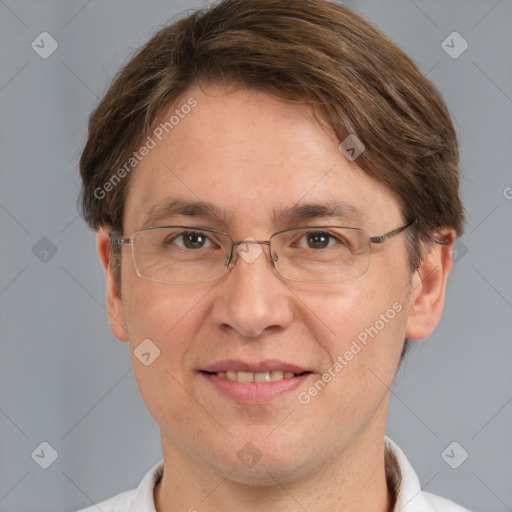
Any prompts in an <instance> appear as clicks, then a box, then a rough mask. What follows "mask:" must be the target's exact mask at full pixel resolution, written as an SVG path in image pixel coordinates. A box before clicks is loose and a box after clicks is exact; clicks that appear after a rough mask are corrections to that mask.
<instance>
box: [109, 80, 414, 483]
mask: <svg viewBox="0 0 512 512" xmlns="http://www.w3.org/2000/svg"><path fill="white" fill-rule="evenodd" d="M192 96H193V97H194V98H195V99H196V100H197V106H196V107H195V108H193V109H191V111H190V113H188V114H187V115H186V116H184V117H183V118H180V120H179V123H178V124H176V126H175V127H174V129H173V130H172V131H170V133H169V134H168V135H166V136H165V137H164V138H163V140H162V141H161V142H158V144H157V146H156V147H155V148H154V149H152V150H151V151H150V153H149V155H147V156H146V157H145V158H144V159H143V160H142V161H141V162H140V164H139V165H138V167H137V168H136V169H135V170H134V171H133V174H132V176H131V178H130V179H131V182H130V185H129V192H128V196H127V201H126V208H125V216H124V236H131V235H132V234H133V232H134V231H136V230H139V229H141V228H142V227H147V226H148V225H151V226H165V225H186V226H189V225H190V226H194V227H202V228H212V229H216V230H220V231H223V232H227V233H229V234H230V235H231V237H232V238H233V240H235V241H236V240H244V239H245V238H247V237H252V238H253V239H256V240H268V239H269V238H270V236H271V235H272V234H273V233H275V232H277V231H280V230H284V229H288V228H294V227H298V226H322V225H323V226H325V225H338V226H352V227H358V228H363V229H364V230H366V231H367V232H368V233H369V234H370V235H381V234H383V233H385V232H387V231H390V230H392V229H395V228H397V227H399V226H401V225H403V224H404V220H405V219H404V218H403V216H402V214H401V210H400V207H399V203H398V201H397V199H396V198H395V196H394V195H393V194H392V192H390V191H389V190H388V189H386V188H385V187H384V186H382V185H381V184H379V183H378V182H377V181H375V180H373V179H371V178H370V177H368V176H367V175H366V174H364V173H363V172H362V171H360V170H359V169H358V168H357V166H356V165H355V164H357V160H356V161H355V162H354V163H352V162H350V161H349V160H347V159H346V158H345V157H344V156H343V154H342V153H341V152H340V150H339V149H338V142H337V141H336V139H335V137H334V134H333V133H332V132H331V131H330V130H329V129H328V128H325V127H322V126H321V125H320V124H319V123H318V121H317V120H316V119H315V116H314V115H313V111H312V109H311V107H309V106H306V105H299V104H291V103H284V102H281V101H278V100H276V99H273V98H271V97H269V96H268V95H265V94H263V93H261V92H256V91H247V90H235V89H233V88H232V90H228V89H226V88H225V87H223V86H220V85H211V86H209V87H208V88H207V89H206V94H205V93H204V92H202V91H201V89H199V88H198V87H193V88H192V89H191V90H190V91H188V93H187V94H185V95H184V96H183V98H184V99H183V101H182V102H181V103H180V102H178V103H176V104H175V105H174V107H173V109H172V110H173V111H174V110H175V109H179V108H180V105H181V104H184V103H186V101H187V100H188V98H190V97H192ZM187 110H188V109H187ZM171 114H172V112H171V111H170V112H169V113H168V114H166V115H165V116H164V119H165V120H167V119H168V118H169V117H170V115H171ZM174 199H179V200H182V201H190V202H207V203H210V204H212V205H214V206H215V207H216V208H217V209H218V210H220V211H221V212H222V218H220V219H219V218H214V217H208V216H191V215H183V214H181V215H173V214H170V215H168V216H166V217H162V218H159V219H158V220H154V221H151V220H148V219H147V216H148V212H149V211H150V210H151V208H152V207H154V206H155V205H157V204H162V202H165V201H166V200H174ZM332 202H339V203H344V204H346V205H349V206H351V207H353V208H346V210H347V212H348V213H347V216H341V217H314V218H310V219H301V221H300V222H298V221H293V220H289V221H279V222H278V223H273V220H272V214H273V213H274V212H275V211H281V210H287V209H289V208H292V207H293V206H296V205H302V204H306V203H308V204H309V203H314V204H320V205H321V204H324V203H332ZM352 210H353V211H352ZM350 212H352V213H351V214H350ZM354 212H355V213H354ZM357 212H358V213H357ZM260 247H262V249H263V252H262V254H261V255H260V256H259V257H257V258H256V259H255V260H254V261H252V262H248V261H245V260H244V259H243V258H242V257H238V260H237V262H236V264H235V266H234V267H233V268H232V269H230V270H229V271H227V272H226V274H225V275H224V276H223V277H222V278H221V279H219V280H217V281H212V282H207V283H196V284H180V285H175V284H163V283H157V282H153V281H149V280H146V279H143V278H141V277H139V276H138V275H137V274H136V271H135V268H134V265H133V263H132V261H131V258H130V247H129V246H124V247H123V249H122V274H121V301H120V302H119V304H118V307H119V308H120V311H121V313H122V314H121V318H118V320H119V321H120V322H121V324H123V325H125V327H126V330H127V332H128V333H129V334H128V337H129V342H130V349H131V352H132V358H133V366H134V372H135V376H136V379H137V382H138V385H139V387H140V390H141V393H142V396H143V398H144V400H145V402H146V404H147V407H148V409H149V411H150V412H151V414H152V415H153V416H154V418H155V419H156V421H157V422H158V424H159V426H160V429H161V432H162V441H163V446H164V451H168V452H169V453H172V454H174V455H175V456H178V455H177V454H179V456H181V457H183V460H185V459H187V460H189V461H192V460H193V461H196V462H197V463H198V464H200V465H203V467H208V468H210V469H212V470H214V471H216V472H218V473H219V474H222V475H226V474H227V473H231V477H230V478H233V479H234V480H239V481H246V482H251V483H255V482H262V483H263V482H270V481H271V480H270V477H269V475H273V477H275V478H280V479H281V480H280V481H284V480H286V478H288V476H286V475H290V478H291V475H293V477H300V476H304V477H306V476H308V475H309V474H311V473H312V472H316V471H318V470H319V468H320V467H321V466H325V464H326V463H327V462H326V461H334V460H335V459H336V458H337V457H339V456H341V454H342V453H343V452H344V451H345V450H347V449H349V448H350V447H351V446H352V447H354V446H356V445H357V442H358V440H362V439H365V440H368V439H370V438H371V439H373V440H375V439H378V438H379V437H380V439H382V434H383V431H384V425H385V416H386V409H387V399H388V394H389V387H390V386H391V384H392V381H393V378H394V375H395V371H396V368H397V365H398V362H399V358H400V353H401V350H402V346H403V340H404V337H405V335H406V322H407V312H408V309H409V293H410V291H411V276H410V274H409V271H408V256H407V249H406V243H405V236H404V235H398V236H396V237H394V238H391V239H389V240H388V241H386V243H385V244H382V245H372V249H371V250H372V253H371V259H370V265H369V268H368V271H367V272H366V274H364V275H363V276H361V277H358V278H356V279H352V280H347V281H339V282H332V283H314V282H313V283H300V282H293V281H288V280H285V279H283V278H281V277H280V276H279V275H278V274H277V272H276V270H275V269H274V268H273V265H272V263H271V261H270V258H269V253H268V248H267V247H266V246H260ZM390 310H391V312H390ZM365 329H366V331H365ZM114 330H116V328H115V327H114ZM363 332H365V333H366V340H365V341H366V344H364V343H363V342H361V340H362V339H364V338H365V336H364V335H362V334H361V333H363ZM370 333H371V334H370ZM116 334H117V335H118V336H119V337H121V338H122V337H123V335H124V332H123V331H122V329H121V328H119V331H118V332H116ZM358 336H359V341H357V340H358ZM146 339H149V340H151V342H152V343H154V345H156V346H157V347H158V348H159V350H160V356H159V357H158V358H157V359H155V360H154V362H153V363H152V364H150V365H148V366H146V365H144V364H142V363H141V361H140V360H139V359H138V358H137V357H135V356H134V355H133V353H134V350H135V349H136V348H137V347H138V346H139V345H140V343H141V342H142V341H143V340H146ZM354 340H356V342H357V345H354V343H353V342H354ZM356 347H359V350H358V348H356ZM347 352H349V353H351V354H352V357H350V354H348V353H347ZM336 361H338V362H339V364H338V365H336V364H335V362H336ZM341 361H344V362H343V363H341ZM265 365H267V366H269V368H268V369H272V370H279V367H280V366H282V368H283V369H284V370H286V368H287V367H288V366H293V367H295V368H296V373H300V372H301V371H305V372H309V373H306V374H304V375H302V376H300V377H293V378H292V379H291V380H290V381H289V382H285V383H284V384H283V382H282V381H281V382H280V381H275V382H270V383H261V384H254V383H237V382H231V381H229V382H228V381H226V379H223V378H222V375H221V376H217V375H215V374H211V373H210V374H208V373H206V372H205V369H210V370H211V369H212V367H213V368H215V369H221V367H223V366H227V368H224V369H231V370H236V368H234V366H239V369H240V370H246V369H247V368H257V369H258V370H261V372H264V370H265V368H263V367H265ZM340 365H341V369H340ZM329 369H330V375H331V378H330V379H329V378H328V377H326V378H325V380H327V381H328V382H325V380H324V384H325V385H319V384H317V388H315V389H316V392H315V391H311V389H310V388H312V387H314V385H315V382H317V381H318V380H319V379H321V378H322V375H323V374H324V373H325V372H329ZM274 375H275V374H274ZM277 375H278V376H279V374H277ZM285 380H286V379H285ZM251 386H253V388H251ZM265 386H268V387H267V388H265ZM247 443H250V444H247ZM258 457H260V459H259V460H258V461H257V462H256V463H255V461H256V460H257V459H258Z"/></svg>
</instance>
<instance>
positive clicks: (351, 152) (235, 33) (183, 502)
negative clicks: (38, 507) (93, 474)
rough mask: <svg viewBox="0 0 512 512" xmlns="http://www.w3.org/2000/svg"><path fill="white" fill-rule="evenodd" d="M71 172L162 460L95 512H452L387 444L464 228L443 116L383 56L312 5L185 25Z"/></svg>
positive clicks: (131, 82) (426, 88) (406, 66)
mask: <svg viewBox="0 0 512 512" xmlns="http://www.w3.org/2000/svg"><path fill="white" fill-rule="evenodd" d="M81 174H82V178H83V210H84V216H85V218H86V220H87V222H88V223H89V224H90V226H91V227H93V228H94V229H96V230H97V247H98V253H99V257H100V260H101V262H102V265H103V267H104V269H105V275H106V280H107V306H108V313H109V317H110V325H111V329H112V331H113V333H114V334H115V335H116V336H117V337H118V338H119V339H120V340H122V341H127V342H128V343H129V345H130V351H131V354H132V360H133V367H134V374H135V376H136V379H137V383H138V385H139V388H140V391H141V394H142V396H143V398H144V400H145V403H146V405H147V407H148V409H149V411H150V413H151V414H152V415H153V417H154V418H155V420H156V422H157V423H158V425H159V427H160V431H161V440H162V448H163V463H161V464H159V465H158V466H156V467H155V468H153V469H152V470H151V471H150V473H149V474H148V475H147V476H146V477H145V478H144V480H143V481H142V483H141V485H140V487H139V488H138V489H137V490H133V491H128V492H126V493H123V494H121V495H119V496H116V497H114V498H112V499H110V500H107V501H105V502H103V503H101V504H99V505H98V508H100V509H101V510H103V511H104V512H107V511H116V512H118V511H132V512H134V511H138V512H149V511H152V512H153V511H158V512H174V511H179V510H183V511H187V510H188V511H194V510H198V511H200V512H203V511H204V512H209V511H231V510H232V511H240V510H244V511H256V510H265V511H269V510H270V511H272V510H280V511H282V510H290V511H291V510H293V511H295V510H297V511H298V510H307V511H308V512H315V511H319V510H322V511H325V510H328V511H335V510H343V511H347V512H350V511H363V510H364V511H366V512H373V511H375V512H377V511H379V512H384V511H392V510H395V511H405V512H412V511H422V512H428V511H434V510H435V511H441V510H442V511H461V510H465V509H462V508H461V507H459V506H457V505H455V504H454V503H452V502H450V501H447V500H445V499H443V498H440V497H436V496H433V495H431V494H429V493H426V492H423V491H421V488H420V485H419V482H418V479H417V477H416V476H415V474H414V471H413V470H412V468H411V467H410V465H409V463H408V462H407V459H406V458H405V456H404V454H403V453H402V452H401V451H400V449H399V448H398V447H397V446H396V445H395V444H394V443H393V442H392V441H391V440H389V439H387V438H385V423H386V413H387V407H388V401H389V394H390V387H391V385H392V382H393V379H394V376H395V373H396V370H397V367H398V365H399V363H400V360H401V356H402V355H403V353H404V351H405V348H404V344H405V343H406V340H409V339H422V338H425V337H427V336H428V335H429V334H430V333H431V332H432V331H433V329H434V328H435V326H436V325H437V323H438V321H439V319H440V317H441V314H442V309H443V304H444V297H445V289H446V282H447V277H448V274H449V271H450V268H451V265H452V259H451V248H452V246H453V243H454V241H455V239H456V237H457V236H458V235H459V234H460V233H461V231H462V224H463V208H462V205H461V201H460V198H459V194H458V150H457V141H456V136H455V133H454V130H453V126H452V124H451V121H450V117H449V114H448V112H447V109H446V106H445V104H444V102H443V100H442V99H441V97H440V95H439V93H438V92H437V91H436V89H435V88H434V86H433V85H432V84H431V83H430V82H429V81H428V80H427V79H425V78H424V77H423V76H422V75H421V74H420V72H419V71H418V70H417V68H416V67H415V66H414V64H413V63H412V62H411V61H410V60H409V59H408V57H407V56H405V55H404V54H403V53H402V52H401V51H400V50H399V49H398V48H397V47H396V46H395V45H394V44H393V43H391V42H390V41H389V40H388V39H387V38H385V37H384V36H383V35H382V34H381V33H379V32H378V31H377V30H376V29H375V28H373V27H372V26H371V25H369V24H368V23H367V22H366V21H365V20H363V19H362V18H361V17H359V16H358V15H356V14H355V13H353V12H351V11H350V10H348V9H347V8H345V7H342V6H340V5H337V4H335V3H330V2H327V1H321V0H306V1H304V0H287V1H286V2H284V1H277V0H226V1H223V2H221V3H219V4H218V5H217V6H214V7H212V8H210V9H208V10H205V11H202V12H197V13H194V14H192V15H190V16H188V17H187V18H185V19H182V20H180V21H178V22H177V23H175V24H173V25H171V26H169V27H166V28H163V29H162V30H161V31H160V32H158V33H157V34H156V35H155V36H154V37H153V38H152V39H151V41H149V42H148V43H147V44H146V45H145V47H144V48H142V50H141V51H140V52H139V53H138V54H137V55H136V56H135V57H134V58H133V59H132V60H131V61H130V62H129V63H128V64H127V65H126V67H125V68H124V69H123V70H122V71H121V73H120V74H119V75H118V77H117V78H116V79H115V81H114V83H113V85H112V86H111V88H110V90H109V91H108V92H107V94H106V96H105V98H104V99H103V101H102V102H101V103H100V105H99V106H98V107H97V109H96V110H95V112H94V113H93V114H92V116H91V120H90V124H89V137H88V140H87V144H86V146H85V149H84V152H83V154H82V158H81ZM96 509H97V507H96V506H93V507H91V508H90V509H87V510H91V511H92V510H96Z"/></svg>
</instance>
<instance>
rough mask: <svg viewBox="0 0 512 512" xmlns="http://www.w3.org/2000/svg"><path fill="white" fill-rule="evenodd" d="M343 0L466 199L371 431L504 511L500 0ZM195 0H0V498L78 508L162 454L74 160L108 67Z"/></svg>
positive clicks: (510, 61) (510, 102) (506, 70)
mask: <svg viewBox="0 0 512 512" xmlns="http://www.w3.org/2000/svg"><path fill="white" fill-rule="evenodd" d="M346 4H347V5H349V6H351V7H353V8H354V9H356V10H358V11H359V12H361V13H362V14H364V15H365V16H366V17H368V18H369V19H370V20H371V21H373V22H374V23H375V24H376V25H378V26H379V27H380V28H381V29H382V30H384V32H385V33H387V34H388V35H389V36H390V37H391V38H392V39H393V40H394V41H395V42H397V43H398V44H399V45H400V46H401V47H402V48H403V49H404V50H405V51H406V52H408V53H409V55H411V57H412V58H413V59H414V60H415V61H416V62H417V64H418V65H419V67H420V69H421V70H422V71H423V72H425V73H427V74H428V77H429V78H430V79H431V80H433V81H434V82H435V83H436V84H437V86H438V87H439V88H440V90H441V92H442V93H443V95H444V97H445V98H446V100H447V102H448V104H449V107H450V109H451V112H452V114H453V117H454V119H455V122H456V127H457V129H458V133H459V136H460V142H461V152H462V195H463V199H464V201H465V203H466V206H467V213H468V225H467V230H466V234H465V235H464V237H463V238H462V240H461V243H459V247H458V252H457V262H456V264H455V266H454V270H453V273H452V275H451V277H450V282H449V291H448V299H447V303H446V309H445V315H444V317H443V320H442V321H441V324H440V326H439V328H438V329H437V331H436V332H435V334H434V335H433V336H432V337H431V338H430V339H429V340H427V341H423V342H418V343H416V344H415V347H414V349H413V351H412V353H411V354H410V356H409V359H408V361H407V363H406V365H405V367H404V368H403V369H402V370H401V371H400V374H399V376H398V378H397V382H396V385H395V387H394V389H393V395H392V402H391V409H390V416H389V424H388V434H389V435H390V437H392V438H393V439H394V440H395V441H396V442H397V443H398V444H399V445H400V446H401V447H402V449H403V450H404V451H405V453H406V454H407V455H408V457H409V459H410V461H411V462H412V464H413V466H414V467H415V469H416V470H417V472H418V474H419V477H420V479H421V482H422V485H423V486H424V488H425V489H426V490H428V491H431V492H434V493H438V494H441V495H444V496H446V497H449V498H451V499H453V500H455V501H457V502H460V503H461V504H463V505H465V506H467V507H469V508H471V509H473V510H478V511H484V510H485V511H495V512H502V511H506V510H512V485H511V483H512V436H511V432H512V372H511V370H510V361H511V355H512V343H511V332H512V272H511V262H512V258H511V254H512V230H511V229H510V226H511V218H512V200H510V199H507V196H508V197H509V198H510V197H512V189H510V188H507V187H512V172H511V169H512V165H511V160H512V156H511V155H512V153H511V151H510V145H511V142H512V122H511V119H512V81H511V78H512V58H511V55H512V30H511V27H512V0H499V1H496V0H449V1H446V0H435V1H434V0H415V1H412V0H385V1H382V0H353V1H350V2H348V1H347V2H346ZM201 5H203V4H202V3H201V2H196V1H190V2H185V1H176V0H172V1H171V0H167V1H164V0H151V1H146V2H136V1H133V0H130V1H126V0H123V1H121V0H116V1H101V2H100V1H98V0H92V1H86V0H80V1H78V0H71V1H63V0H61V1H50V0H39V1H36V0H33V1H28V0H0V169H1V182H0V222H1V270H0V315H1V331H0V332H1V358H0V511H1V512H7V511H9V512H31V511H37V512H45V511H52V512H55V511H56V510H62V511H72V510H76V509H78V508H81V507H85V506H88V505H90V504H91V503H93V502H97V501H99V500H102V499H105V498H107V497H110V496H112V495H114V494H116V493H118V492H121V491H123V490H126V489H128V488H132V487H135V486H137V485H138V483H139V482H140V480H141V478H142V476H143V475H144V474H145V472H146V471H147V470H148V469H149V468H150V467H151V466H152V465H153V464H154V463H156V462H157V461H158V460H159V459H160V457H161V452H160V440H159V435H158V429H157V427H156V425H155V424H154V422H153V420H152V418H151V417H150V415H149V413H147V411H146V410H145V407H144V404H143V402H142V400H141V398H140V396H139V393H138V390H137V388H136V385H135V382H134V378H133V373H132V371H131V369H130V368H131V366H130V359H129V354H128V349H127V345H126V344H123V343H121V342H119V341H117V340H116V339H115V338H114V337H113V336H112V334H111V333H110V330H109V327H108V323H107V320H106V313H105V308H104V304H105V298H104V295H105V286H104V280H103V275H102V271H101V268H100V265H99V262H98V259H97V256H96V253H95V245H94V234H93V233H92V232H91V231H89V230H88V229H87V228H86V227H85V225H84V223H83V222H82V220H81V219H80V218H79V217H78V213H77V195H78V192H79V186H80V182H79V178H78V173H77V159H78V156H79V153H80V149H81V147H82V145H83V143H84V141H85V136H86V122H87V116H88V114H89V113H90V111H91V110H92V108H93V107H94V106H95V105H96V103H97V102H98V98H99V97H101V95H102V94H103V93H104V92H105V90H106V87H107V85H108V83H109V81H110V80H111V78H112V77H113V74H114V73H115V71H116V70H117V69H118V68H119V66H120V65H121V64H122V63H123V62H125V61H126V59H127V58H128V57H129V55H130V54H131V53H132V51H133V50H134V48H136V47H138V46H140V45H141V44H143V43H144V42H145V41H146V40H147V39H148V38H149V37H150V36H151V35H152V34H153V33H154V32H155V30H157V28H158V27H159V26H160V25H162V24H164V23H165V22H166V21H167V20H169V19H171V18H173V17H174V16H175V15H176V14H177V13H179V12H182V11H183V10H184V9H192V8H194V7H197V6H201ZM43 31H47V32H49V33H50V34H51V35H52V36H53V38H55V40H56V41H57V42H58V44H59V46H58V49H57V50H56V51H55V53H53V54H52V55H51V56H50V57H49V58H47V59H42V58H41V57H40V56H39V55H38V54H37V53H36V52H35V51H34V50H33V49H32V48H31V43H32V41H33V40H35V39H36V37H37V36H38V35H39V34H40V33H41V32H43ZM453 31H457V32H458V33H460V34H461V36H462V37H463V38H464V39H465V40H466V41H467V42H468V44H469V47H468V49H467V50H466V51H465V52H464V53H463V54H462V55H461V56H460V57H458V58H456V59H454V58H452V57H450V56H449V55H448V54H447V53H446V52H445V50H444V49H443V48H442V46H441V43H442V41H444V40H445V39H446V37H447V36H448V35H449V34H451V33H452V32H453ZM459 43H460V41H459V42H457V44H456V45H455V49H457V48H460V46H457V45H459ZM449 44H450V45H451V43H449ZM454 44H455V43H454ZM411 200H414V198H411ZM43 237H47V238H48V239H49V240H50V241H51V243H52V244H53V245H51V244H49V242H48V240H46V239H45V240H43V241H42V242H40V240H41V238H43ZM37 244H39V245H37ZM34 247H35V248H34ZM52 249H53V251H52ZM44 250H47V251H49V252H47V253H44ZM55 250H56V251H57V252H56V253H55V254H53V252H55ZM41 258H42V259H43V261H41ZM43 441H46V442H48V443H49V444H50V445H51V446H52V447H53V448H54V449H55V450H56V451H57V452H58V458H57V459H56V460H55V462H54V463H53V464H52V465H51V466H50V467H49V468H48V469H42V468H41V467H40V466H39V465H38V464H37V463H36V460H37V461H38V462H40V463H41V462H42V459H43V458H45V457H46V461H47V462H48V461H49V459H48V457H50V451H49V450H48V449H46V451H45V452H44V453H45V455H44V457H42V456H40V457H39V458H37V456H36V455H34V457H31V453H33V451H34V450H35V449H36V448H37V447H38V446H39V445H40V443H41V442H43ZM453 441H456V442H458V443H459V444H460V445H461V447H463V449H464V450H466V451H467V452H468V453H469V458H468V459H467V460H466V461H465V462H464V463H463V464H462V465H461V466H460V467H459V468H458V469H452V468H451V467H449V466H448V464H447V463H446V462H445V461H444V460H443V458H442V457H441V452H443V450H444V449H445V448H446V447H447V446H448V445H449V444H450V443H451V442H453ZM35 453H36V454H37V453H39V454H40V455H41V452H40V449H39V450H36V452H35ZM449 453H450V455H452V454H453V456H452V460H454V461H455V462H456V461H457V460H458V458H460V457H461V455H462V454H463V452H462V449H461V448H458V447H456V449H455V450H454V452H449Z"/></svg>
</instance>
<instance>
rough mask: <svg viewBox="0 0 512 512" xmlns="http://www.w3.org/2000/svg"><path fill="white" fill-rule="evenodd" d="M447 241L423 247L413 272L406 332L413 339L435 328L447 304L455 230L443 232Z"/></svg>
mask: <svg viewBox="0 0 512 512" xmlns="http://www.w3.org/2000/svg"><path fill="white" fill-rule="evenodd" d="M440 234H441V235H442V236H443V237H445V238H446V239H447V240H448V242H447V243H444V244H439V243H433V244H429V245H427V246H425V247H424V250H423V261H422V263H421V265H420V267H419V269H418V270H417V271H416V272H415V273H414V275H413V279H412V287H411V303H410V308H409V315H408V318H407V328H406V336H407V338H410V339H413V340H419V339H423V338H426V337H428V336H429V335H430V334H432V332H433V331H434V329H435V328H436V326H437V324H438V323H439V320H440V319H441V315H442V313H443V308H444V300H445V296H446V283H447V280H448V274H449V273H450V270H451V268H452V264H453V258H452V247H453V244H454V242H455V239H456V234H455V232H454V231H453V230H448V231H444V232H442V233H440Z"/></svg>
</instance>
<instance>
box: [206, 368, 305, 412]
mask: <svg viewBox="0 0 512 512" xmlns="http://www.w3.org/2000/svg"><path fill="white" fill-rule="evenodd" d="M200 374H201V375H202V376H203V377H204V378H205V379H207V381H208V382H209V383H210V384H211V385H213V386H214V387H215V388H216V389H218V390H219V391H221V392H222V393H224V394H225V395H227V396H229V397H230V398H231V399H233V400H234V401H235V402H238V403H240V404H261V403H267V402H270V401H272V400H273V399H275V398H278V397H280V396H282V395H284V394H286V393H289V392H290V391H293V390H295V389H297V388H298V387H299V386H300V385H301V384H304V382H305V381H306V379H308V378H309V377H311V375H312V374H311V373H306V374H304V375H297V376H296V377H292V378H290V379H281V380H276V381H272V382H238V381H233V380H229V379H227V378H220V377H217V375H214V374H211V373H205V372H200Z"/></svg>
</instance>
